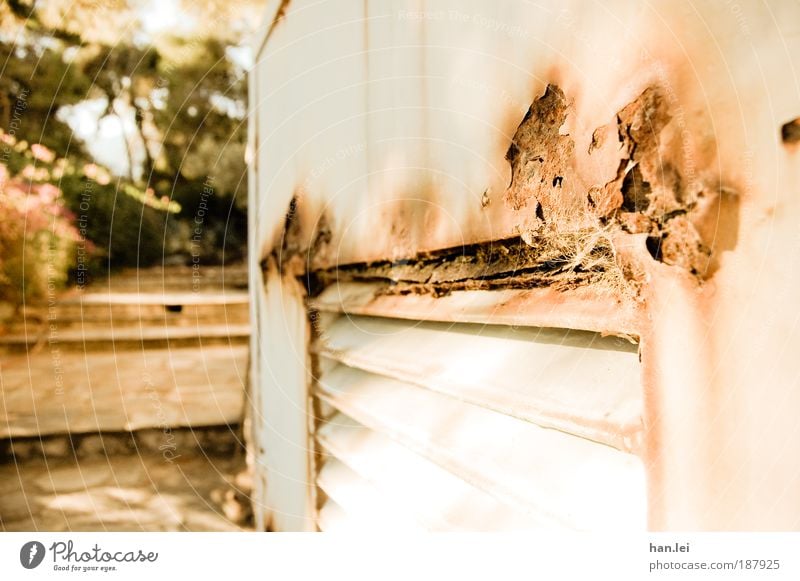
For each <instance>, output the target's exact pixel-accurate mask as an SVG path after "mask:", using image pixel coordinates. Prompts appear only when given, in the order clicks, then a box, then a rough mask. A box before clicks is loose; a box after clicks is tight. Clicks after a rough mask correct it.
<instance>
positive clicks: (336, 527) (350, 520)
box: [317, 498, 394, 534]
mask: <svg viewBox="0 0 800 581" xmlns="http://www.w3.org/2000/svg"><path fill="white" fill-rule="evenodd" d="M383 516H384V515H383V514H382V513H377V514H375V515H369V514H363V513H362V514H353V513H351V512H349V511H347V510H346V509H345V508H344V507H342V506H341V505H339V504H338V503H337V502H336V501H335V500H333V499H332V498H328V499H327V500H326V501H325V503H324V504H323V505H322V507H321V508H320V509H319V511H317V526H318V527H319V529H320V530H321V531H323V532H327V533H351V534H363V533H364V532H367V531H373V532H378V533H391V532H393V531H394V529H393V528H392V527H393V525H394V523H392V522H391V521H388V520H384V519H383Z"/></svg>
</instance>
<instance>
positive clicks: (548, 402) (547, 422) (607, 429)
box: [317, 316, 642, 451]
mask: <svg viewBox="0 0 800 581" xmlns="http://www.w3.org/2000/svg"><path fill="white" fill-rule="evenodd" d="M318 331H319V341H318V347H317V349H318V350H319V351H320V352H321V353H322V354H324V355H326V356H328V357H332V358H334V359H336V360H338V361H340V362H342V363H344V364H346V365H349V366H351V367H357V368H359V369H363V370H365V371H370V372H373V373H377V374H380V375H386V376H389V377H393V378H395V379H400V380H402V381H407V382H411V383H414V384H417V385H421V386H424V387H427V388H429V389H432V390H435V391H438V392H441V393H445V394H448V395H451V396H453V397H456V398H458V399H461V400H463V401H466V402H470V403H474V404H476V405H480V406H484V407H488V408H490V409H493V410H496V411H499V412H502V413H504V414H508V415H511V416H514V417H517V418H521V419H525V420H528V421H531V422H535V423H537V424H539V425H541V426H545V427H552V428H556V429H559V430H562V431H565V432H569V433H572V434H576V435H579V436H581V437H585V438H589V439H592V440H595V441H597V442H602V443H605V444H609V445H611V446H615V447H617V448H619V449H621V450H626V451H632V450H636V449H637V447H638V444H639V441H640V438H641V434H642V420H641V416H642V393H641V388H640V377H639V375H640V368H639V359H638V355H637V353H636V347H635V346H634V345H631V344H630V343H628V342H627V341H625V340H623V339H619V338H612V337H600V336H599V335H597V334H595V333H589V332H583V331H574V330H565V329H551V328H547V329H542V328H514V327H507V326H492V325H476V324H447V323H433V322H424V323H423V322H415V323H411V322H409V321H404V320H397V319H386V318H373V317H360V316H340V317H338V318H336V319H335V320H333V321H332V322H328V323H326V322H324V320H321V322H320V325H319V329H318Z"/></svg>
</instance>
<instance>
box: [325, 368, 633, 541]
mask: <svg viewBox="0 0 800 581" xmlns="http://www.w3.org/2000/svg"><path fill="white" fill-rule="evenodd" d="M319 388H320V390H319V396H320V397H322V398H324V399H326V400H327V401H328V402H329V403H330V404H331V405H333V406H334V407H336V408H337V409H339V410H341V411H342V412H343V413H345V414H347V415H348V416H350V417H352V418H354V419H356V420H358V421H359V422H361V423H362V424H364V425H365V426H367V427H369V428H371V429H373V430H376V431H378V432H381V433H383V434H385V435H387V436H389V437H391V438H392V439H394V440H396V441H397V442H399V443H401V444H403V445H405V446H407V447H408V448H409V449H411V450H413V451H415V452H417V453H419V454H421V455H424V456H425V457H426V458H428V459H430V460H431V461H433V462H435V463H437V464H439V465H440V466H442V467H443V468H445V469H446V470H448V471H450V472H452V473H453V474H454V475H456V476H458V477H460V478H462V479H464V480H465V481H467V482H469V483H471V484H473V485H474V486H476V487H478V488H480V489H482V490H484V491H486V492H488V493H489V494H491V495H492V496H494V497H495V498H497V499H498V500H500V501H502V502H504V503H509V504H511V505H514V506H516V507H517V508H519V509H520V510H522V511H523V512H527V513H529V514H531V515H533V516H535V517H537V518H541V519H548V520H550V519H552V520H554V521H556V522H559V523H562V524H564V525H566V526H569V527H573V528H577V529H584V530H608V529H623V530H642V529H644V526H645V513H646V503H645V498H644V490H645V487H644V474H643V469H642V466H641V463H640V462H639V460H638V458H636V457H635V456H632V455H630V454H626V453H623V452H620V451H619V450H615V449H613V448H611V447H609V446H605V445H600V444H597V443H594V442H590V441H588V440H585V439H583V438H579V437H576V436H572V435H569V434H565V433H563V432H560V431H557V430H552V429H545V428H542V427H539V426H537V425H535V424H532V423H530V422H527V421H524V420H520V419H517V418H513V417H511V416H508V415H505V414H501V413H497V412H495V411H492V410H489V409H486V408H482V407H479V406H476V405H472V404H468V403H464V402H462V401H459V400H457V399H455V398H453V397H450V396H446V395H443V394H440V393H437V392H434V391H431V390H428V389H424V388H421V387H418V386H415V385H412V384H410V383H405V382H401V381H398V380H395V379H391V378H388V377H384V376H380V375H376V374H372V373H367V372H364V371H361V370H358V369H354V368H349V367H345V366H339V367H337V368H334V369H333V370H331V371H330V372H328V373H326V374H325V376H324V377H322V378H320V385H319Z"/></svg>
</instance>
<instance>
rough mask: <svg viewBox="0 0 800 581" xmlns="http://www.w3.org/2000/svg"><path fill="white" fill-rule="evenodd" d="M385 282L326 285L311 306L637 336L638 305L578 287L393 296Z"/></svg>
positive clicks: (415, 318)
mask: <svg viewBox="0 0 800 581" xmlns="http://www.w3.org/2000/svg"><path fill="white" fill-rule="evenodd" d="M391 290H392V289H391V286H390V285H389V284H388V283H385V282H338V283H333V284H330V285H329V286H328V287H326V288H325V290H324V291H322V293H320V294H319V296H317V297H316V298H315V299H314V300H313V301H312V303H311V306H312V307H313V308H315V309H317V310H319V311H323V312H330V313H350V314H353V315H371V316H379V317H393V318H399V319H413V320H417V321H444V322H451V323H484V324H491V325H525V326H533V327H564V328H569V329H583V330H586V331H596V332H598V333H606V334H614V335H628V336H638V335H639V333H640V330H639V328H640V327H641V311H640V305H639V304H638V303H636V302H634V301H631V300H625V299H621V298H620V297H618V296H615V295H612V294H610V293H600V292H597V291H596V290H594V289H591V288H586V287H581V288H577V289H574V290H561V291H560V290H555V289H553V288H552V287H543V288H532V289H497V290H456V291H453V292H451V293H449V294H447V295H445V296H437V295H434V294H433V293H428V294H413V293H409V294H393V293H392V292H391Z"/></svg>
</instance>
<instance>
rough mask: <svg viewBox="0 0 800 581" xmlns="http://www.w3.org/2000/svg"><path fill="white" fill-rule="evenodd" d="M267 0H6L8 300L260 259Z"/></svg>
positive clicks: (0, 57)
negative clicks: (260, 58) (184, 267)
mask: <svg viewBox="0 0 800 581" xmlns="http://www.w3.org/2000/svg"><path fill="white" fill-rule="evenodd" d="M264 3H265V0H227V1H226V0H36V1H33V0H2V1H1V2H0V130H2V133H0V220H2V222H0V299H5V300H7V301H8V300H10V301H14V302H21V301H23V300H25V299H27V300H36V299H37V298H41V297H43V296H44V294H45V292H44V291H45V289H46V288H47V286H48V285H52V284H56V283H58V284H63V283H64V282H66V281H69V280H72V281H75V280H76V277H77V274H78V273H79V271H82V272H83V273H84V274H85V275H87V276H88V277H89V278H90V279H91V278H92V277H97V276H100V275H104V274H105V273H106V272H107V271H108V270H109V269H115V268H122V267H137V266H138V267H143V266H150V265H156V264H161V263H166V264H189V263H191V262H192V261H193V260H198V258H199V260H201V261H202V263H204V264H211V263H214V264H218V263H220V262H223V261H225V262H232V261H237V260H241V259H243V258H244V255H245V252H246V248H245V243H246V240H247V236H246V210H247V208H246V205H247V189H246V188H247V179H246V167H245V159H244V157H245V146H246V118H245V115H246V110H247V103H246V97H247V86H246V70H247V68H248V66H249V59H250V56H249V50H248V48H247V44H246V43H247V41H248V40H249V35H250V34H252V33H253V32H254V28H255V26H256V25H257V23H258V22H259V19H260V15H261V13H262V9H263V5H264ZM208 183H213V186H212V187H211V188H210V189H209V188H208V187H207V186H206V184H208ZM204 188H205V189H204ZM209 190H210V191H211V192H212V194H211V195H209V193H208V192H209ZM204 192H205V194H204ZM201 214H202V220H201V222H202V224H201V227H200V230H199V231H200V234H199V235H198V234H197V232H198V230H197V227H198V223H197V222H196V218H197V217H198V216H199V215H201ZM23 263H24V267H23Z"/></svg>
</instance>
